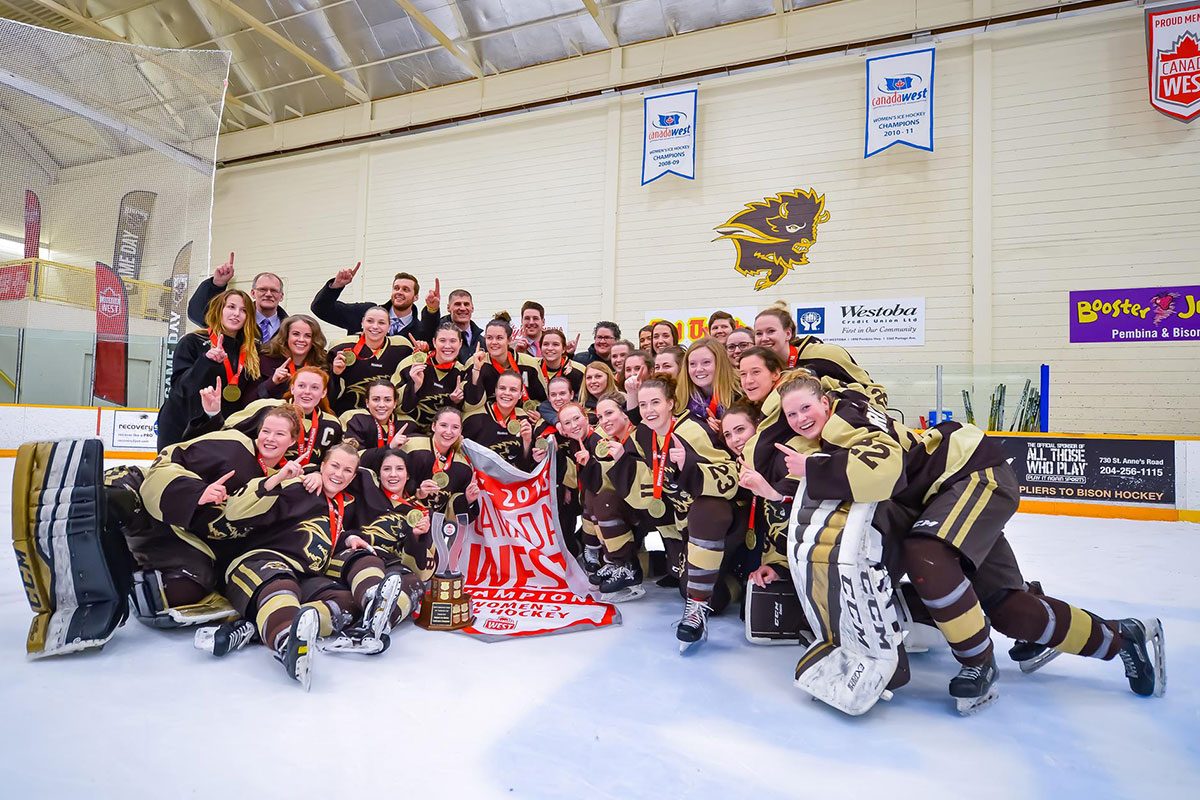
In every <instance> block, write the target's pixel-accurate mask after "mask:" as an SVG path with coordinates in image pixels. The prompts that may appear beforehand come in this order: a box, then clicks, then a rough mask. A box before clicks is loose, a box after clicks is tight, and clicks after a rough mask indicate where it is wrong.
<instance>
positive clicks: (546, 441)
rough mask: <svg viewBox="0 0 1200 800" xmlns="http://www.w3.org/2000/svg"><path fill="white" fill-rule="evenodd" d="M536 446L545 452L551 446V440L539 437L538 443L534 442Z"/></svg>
mask: <svg viewBox="0 0 1200 800" xmlns="http://www.w3.org/2000/svg"><path fill="white" fill-rule="evenodd" d="M534 446H535V447H539V448H541V449H542V450H545V449H546V448H547V447H549V446H550V440H549V439H547V438H546V437H545V436H539V437H538V438H537V441H536V442H534Z"/></svg>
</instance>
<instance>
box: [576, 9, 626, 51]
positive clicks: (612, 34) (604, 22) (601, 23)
mask: <svg viewBox="0 0 1200 800" xmlns="http://www.w3.org/2000/svg"><path fill="white" fill-rule="evenodd" d="M583 5H584V7H585V8H587V11H588V13H589V14H591V15H592V19H594V20H595V21H596V27H598V28H599V29H600V32H601V33H603V34H604V38H605V39H607V40H608V46H609V47H620V46H621V40H620V39H618V38H617V30H616V28H614V27H613V25H612V23H611V22H609V21H608V19H607V18H606V17H605V16H604V12H603V11H601V10H600V6H598V5H596V0H583Z"/></svg>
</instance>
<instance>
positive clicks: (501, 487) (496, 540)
mask: <svg viewBox="0 0 1200 800" xmlns="http://www.w3.org/2000/svg"><path fill="white" fill-rule="evenodd" d="M551 441H553V440H551ZM463 446H464V448H465V449H466V451H467V454H468V456H469V457H470V459H471V463H472V464H473V465H474V466H475V479H476V480H477V481H478V482H479V487H480V489H482V492H481V493H480V496H479V517H478V518H477V519H476V520H475V523H474V525H472V526H470V527H468V528H467V530H466V532H465V533H464V538H463V539H462V541H461V542H458V543H456V544H455V550H456V551H457V553H458V558H457V563H456V564H455V570H456V571H458V572H461V573H462V574H463V577H464V583H465V585H466V587H467V591H468V593H469V594H470V595H471V610H472V613H474V615H475V622H474V623H473V624H472V625H471V626H470V627H468V628H465V629H464V631H465V632H466V633H471V634H475V635H477V636H482V637H484V638H495V637H509V636H535V635H537V634H540V633H561V632H564V631H572V630H585V629H591V628H599V627H604V626H606V625H612V624H615V623H618V622H620V621H621V615H620V614H619V613H618V612H617V609H616V608H615V607H614V606H613V605H612V604H610V603H600V602H597V601H595V600H592V599H591V598H590V596H589V593H592V592H595V587H593V586H592V585H591V583H589V582H588V578H587V574H586V573H584V571H583V569H582V568H581V567H580V566H579V564H578V563H577V562H576V561H575V559H574V558H573V557H572V556H571V555H570V553H568V552H567V549H566V547H565V546H564V544H563V539H562V527H561V525H560V524H559V520H558V503H557V502H556V499H555V492H554V486H555V485H556V484H555V477H554V458H553V457H551V458H547V459H545V460H543V461H542V462H541V463H540V464H539V465H538V467H537V469H535V470H534V471H533V472H532V473H525V472H522V471H520V470H518V469H516V468H515V467H513V466H512V465H510V464H508V463H506V462H505V461H503V460H502V459H500V458H499V457H498V456H496V454H495V453H493V452H492V451H491V450H488V449H487V448H486V447H482V446H480V445H477V444H475V443H474V442H471V441H466V442H464V443H463ZM550 452H551V453H553V452H554V447H553V444H551V446H550Z"/></svg>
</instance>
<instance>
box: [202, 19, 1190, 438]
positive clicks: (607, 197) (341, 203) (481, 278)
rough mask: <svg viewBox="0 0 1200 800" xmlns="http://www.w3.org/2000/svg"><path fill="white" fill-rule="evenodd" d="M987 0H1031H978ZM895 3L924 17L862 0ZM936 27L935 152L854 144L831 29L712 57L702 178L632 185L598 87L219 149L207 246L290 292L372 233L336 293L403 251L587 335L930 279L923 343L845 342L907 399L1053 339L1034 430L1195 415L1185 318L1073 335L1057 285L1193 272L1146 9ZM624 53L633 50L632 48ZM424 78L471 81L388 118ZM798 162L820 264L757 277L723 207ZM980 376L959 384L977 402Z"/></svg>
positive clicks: (628, 107)
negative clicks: (692, 313) (778, 46)
mask: <svg viewBox="0 0 1200 800" xmlns="http://www.w3.org/2000/svg"><path fill="white" fill-rule="evenodd" d="M989 5H990V6H991V7H992V11H993V12H994V13H999V12H1001V11H1008V10H1014V9H1017V8H1021V7H1028V6H1030V5H1033V4H1030V3H1024V4H1022V3H1018V2H1007V3H992V4H987V3H983V4H980V3H975V4H974V6H976V7H982V6H989ZM902 6H903V7H906V8H909V9H910V11H911V8H913V7H915V8H916V9H917V10H916V17H913V16H912V14H911V13H908V12H906V14H907V16H906V14H897V15H896V16H895V17H893V16H889V14H887V13H877V14H875V15H874V16H871V15H870V14H866V13H864V12H867V11H870V10H871V9H874V10H876V11H880V10H881V9H883V8H884V7H886V8H889V9H896V8H899V7H902ZM970 6H971V4H969V3H968V4H964V3H953V2H940V3H938V2H915V3H914V2H907V3H902V2H896V3H887V4H884V5H882V6H881V5H880V4H879V3H878V2H871V0H850V2H844V3H837V4H833V5H832V6H829V7H825V8H823V9H817V10H814V11H813V12H805V13H811V14H813V15H814V16H813V17H812V19H813V20H814V23H817V22H820V23H821V24H822V25H825V28H822V30H825V31H827V35H828V36H841V37H842V38H844V39H848V38H852V37H853V36H855V35H860V36H863V37H866V36H868V35H869V34H871V33H872V32H874V33H876V34H878V33H879V32H881V31H887V30H890V28H888V27H887V26H889V25H892V26H894V25H899V24H909V25H910V26H911V24H912V19H916V20H917V22H920V21H921V20H922V19H928V20H930V21H931V22H933V23H945V22H946V21H950V20H953V19H955V18H956V17H955V14H969V13H971V8H970ZM842 7H844V8H842ZM839 9H840V10H839ZM854 9H857V11H858V12H860V13H857V14H852V13H851V11H852V10H854ZM818 11H819V12H820V13H821V14H822V15H823V16H821V17H817V16H815V15H816V13H817V12H818ZM922 13H924V14H925V16H924V17H922V16H921V14H922ZM789 16H790V17H797V16H799V17H804V14H798V15H797V14H793V15H789ZM838 25H840V26H841V27H838ZM733 27H734V28H737V27H738V26H733ZM829 30H832V31H833V32H832V33H829V32H828V31H829ZM793 38H795V37H793ZM714 41H715V40H714ZM816 44H820V42H819V41H818V42H816ZM639 47H640V46H639ZM937 50H938V63H937V72H936V121H935V151H934V152H933V153H924V152H919V151H916V150H912V149H910V148H905V147H897V148H892V149H891V150H888V151H886V152H884V153H882V154H879V155H876V156H874V157H872V158H870V159H866V160H864V159H863V157H862V137H863V108H862V97H863V90H864V80H865V69H864V65H863V58H862V57H861V56H859V55H839V56H835V57H829V58H825V59H819V60H812V61H806V62H800V63H798V64H795V65H790V66H784V67H779V68H772V69H764V70H760V71H755V72H750V73H745V74H740V75H735V76H733V77H727V78H722V79H717V80H704V81H702V82H701V83H700V94H699V117H698V132H699V137H698V151H699V152H698V161H697V179H696V180H695V181H684V180H680V179H677V178H675V177H673V176H667V177H664V178H662V179H660V180H658V181H656V182H655V183H652V184H650V185H648V186H645V187H643V186H641V185H640V170H639V167H640V158H641V138H640V136H641V125H642V97H641V95H640V94H637V93H629V94H624V95H622V94H613V95H610V96H607V97H604V98H600V99H597V100H595V101H588V102H579V103H576V104H572V105H567V106H565V107H558V108H550V109H545V110H540V111H533V112H530V113H522V114H518V115H512V116H507V117H504V118H499V119H493V120H485V121H480V122H471V123H469V124H464V125H460V126H457V127H451V128H446V129H440V130H433V131H428V132H423V133H417V134H414V135H411V136H402V137H397V138H392V139H386V140H380V141H378V142H375V143H369V144H357V145H347V146H344V147H338V148H333V149H327V150H321V151H317V152H314V153H308V154H303V155H297V156H288V157H283V158H278V159H275V160H270V161H265V162H258V163H250V164H246V165H242V166H234V167H229V168H225V169H222V170H220V171H219V173H218V178H217V195H216V202H215V206H216V207H215V218H214V234H213V235H214V240H213V250H212V252H213V253H214V254H224V253H227V252H229V251H231V250H232V251H236V252H237V261H236V264H237V267H238V271H239V275H240V276H241V277H242V279H243V280H244V281H246V285H247V286H248V279H249V276H250V275H252V274H253V273H255V272H258V271H261V270H272V271H277V272H280V273H282V274H283V275H285V277H286V279H287V287H286V289H287V297H286V298H285V301H284V306H285V308H287V309H288V310H290V311H292V312H296V311H307V305H308V303H309V302H310V300H311V298H312V296H313V294H314V293H315V291H316V290H317V288H318V287H319V286H320V285H321V284H322V283H323V282H324V281H325V280H326V279H327V278H329V277H330V276H331V275H332V274H333V272H334V271H335V270H336V269H337V268H338V267H340V266H347V265H353V264H354V262H355V261H358V260H362V261H363V262H364V265H363V268H362V272H361V273H360V275H359V278H358V279H357V281H356V282H355V284H353V285H352V286H351V287H350V288H349V289H347V291H346V299H348V300H360V299H383V298H385V297H386V296H387V294H388V287H389V284H390V279H391V276H392V275H393V274H394V273H395V272H397V271H400V270H405V271H410V272H413V273H415V274H417V275H418V276H419V277H420V278H421V281H422V284H423V288H422V291H424V287H425V286H426V285H428V284H431V283H432V280H433V278H434V277H435V276H437V277H439V278H440V279H441V282H442V289H443V295H446V294H448V293H449V290H450V289H452V288H455V287H458V286H463V287H466V288H469V289H470V290H471V291H472V293H473V295H474V298H475V307H476V321H477V322H480V323H481V324H482V323H483V322H485V321H486V320H487V319H488V318H490V315H491V314H492V313H494V312H495V311H498V310H500V309H507V310H509V311H510V312H512V313H514V314H516V312H517V311H518V310H519V308H520V304H521V302H522V301H524V300H526V299H538V300H540V301H542V302H543V303H544V304H545V305H546V306H547V309H548V310H549V312H550V313H552V314H565V315H567V317H568V320H569V323H568V325H569V328H570V330H571V332H572V333H574V332H583V334H584V336H583V340H584V343H586V342H587V341H588V340H589V339H590V328H591V325H592V324H593V323H594V322H595V321H596V320H598V319H615V320H616V321H617V322H618V323H620V325H621V326H622V328H623V329H624V330H625V331H626V333H627V335H630V334H636V332H637V328H638V327H640V326H641V325H642V324H643V323H644V321H645V319H646V314H647V312H652V311H653V310H654V309H655V308H660V309H672V308H695V307H699V308H716V307H721V306H765V305H767V304H768V303H770V302H772V301H774V300H776V299H780V298H782V299H787V300H789V301H791V302H792V303H793V304H797V303H801V302H811V301H822V300H834V299H885V298H903V297H914V296H918V297H921V296H923V297H924V298H925V302H926V316H927V321H926V331H925V344H924V346H920V347H892V348H886V347H880V348H863V349H859V350H856V351H854V354H855V356H856V357H857V358H858V360H859V361H860V362H862V363H863V364H864V366H866V367H867V368H868V369H869V370H870V371H872V372H873V373H874V374H875V375H876V376H878V377H880V379H881V380H882V381H883V382H884V383H886V384H888V385H889V388H891V390H892V392H893V395H894V399H895V400H896V401H897V403H898V404H901V405H902V406H906V407H907V408H909V409H910V411H911V410H912V409H927V408H930V407H932V406H931V400H932V398H931V396H930V395H929V391H928V385H927V383H926V384H924V385H923V388H922V389H921V390H920V391H919V392H918V391H917V389H916V388H914V386H912V385H911V384H912V383H913V381H910V380H909V376H912V375H921V376H925V375H928V374H931V371H932V365H934V364H943V365H946V368H947V370H948V371H955V372H959V373H970V372H971V371H972V370H976V371H977V372H978V373H980V374H984V373H987V372H988V370H989V369H990V368H991V367H990V365H997V364H1000V365H1008V364H1012V365H1019V366H1020V367H1021V368H1023V369H1033V371H1034V374H1036V367H1037V365H1039V364H1041V363H1048V364H1050V365H1051V367H1052V393H1051V400H1050V411H1051V417H1050V419H1051V422H1050V428H1051V430H1058V431H1079V432H1106V431H1107V432H1124V433H1159V434H1195V433H1198V432H1200V399H1198V398H1197V395H1196V392H1195V387H1194V377H1193V373H1194V370H1195V364H1196V363H1198V361H1200V342H1198V343H1147V342H1133V343H1123V344H1112V345H1108V344H1074V345H1073V344H1070V343H1069V342H1068V330H1067V312H1068V292H1069V291H1070V290H1072V289H1109V288H1122V287H1137V286H1156V285H1178V284H1186V283H1189V282H1195V281H1196V278H1197V271H1196V260H1195V253H1196V252H1197V250H1198V249H1200V214H1198V213H1196V212H1197V210H1200V125H1192V126H1187V125H1183V124H1180V123H1178V122H1176V121H1174V120H1171V119H1168V118H1167V117H1165V116H1163V115H1161V114H1159V113H1157V112H1155V111H1154V110H1153V109H1151V108H1150V106H1149V103H1148V100H1147V90H1146V62H1145V44H1144V36H1143V27H1142V16H1141V10H1140V9H1136V8H1126V9H1118V10H1112V11H1105V12H1101V13H1095V14H1090V15H1085V16H1079V17H1075V18H1071V19H1064V20H1059V21H1055V22H1045V23H1039V24H1035V25H1027V26H1018V27H1014V28H1009V29H1006V30H1001V31H997V32H995V33H988V34H984V35H977V36H961V37H957V38H947V39H946V40H944V41H942V42H940V43H938V44H937ZM726 55H727V57H728V58H729V60H735V58H734V56H733V55H732V54H726ZM748 55H752V54H748ZM664 57H665V56H664ZM626 60H627V63H626V64H625V65H623V69H625V70H626V71H628V70H629V69H632V68H633V66H631V65H630V64H629V63H628V62H630V61H636V60H637V58H636V56H630V55H629V54H627V55H626ZM455 91H458V94H455ZM426 95H427V97H426ZM439 98H440V99H441V101H443V102H444V103H446V104H447V105H446V111H445V114H446V115H447V116H449V115H451V114H452V112H453V110H454V108H455V106H454V105H453V104H455V103H457V104H458V106H457V108H458V111H459V113H461V106H462V104H463V102H464V101H463V98H462V97H461V87H460V88H459V89H458V90H456V89H455V87H448V88H446V89H440V90H433V91H431V92H425V93H421V95H419V96H416V97H410V98H409V99H408V100H406V101H405V102H406V104H407V105H406V106H405V107H406V108H408V116H407V117H403V118H401V117H398V116H396V110H395V108H393V107H385V106H384V103H390V102H392V101H382V102H381V103H377V104H376V106H377V107H378V108H377V109H376V110H375V112H374V113H375V116H377V117H384V118H386V117H387V115H388V114H392V117H391V121H390V124H391V125H397V124H401V125H402V124H412V123H416V122H420V121H422V119H436V118H438V110H437V108H436V107H419V104H421V103H425V104H426V106H428V105H429V104H432V103H435V102H436V101H437V100H438V99H439ZM476 102H481V101H479V99H478V98H476ZM389 108H390V111H389V110H388V109H389ZM386 122H387V119H385V120H384V121H382V122H380V123H379V124H381V125H382V124H384V123H386ZM328 123H329V125H333V126H342V127H345V125H346V121H345V119H342V118H338V117H336V116H332V117H330V118H329V120H328ZM290 124H291V123H281V124H280V125H277V126H276V127H277V128H280V129H282V130H278V131H275V132H274V134H272V135H273V136H274V137H275V138H274V140H273V141H274V144H273V145H267V144H265V143H264V142H263V141H262V137H264V136H266V135H267V134H266V133H264V132H261V131H260V132H258V133H255V132H254V131H248V132H245V133H239V134H233V135H231V136H229V137H226V138H225V140H224V141H223V144H222V154H223V157H224V158H226V159H228V158H231V157H237V156H244V155H247V154H248V153H250V152H252V151H253V150H254V149H255V148H256V147H257V148H261V149H269V147H270V146H283V145H285V144H295V142H294V141H292V140H291V139H289V137H291V136H293V135H297V136H301V137H305V136H307V137H310V138H312V139H313V140H316V139H318V138H319V135H318V133H317V127H316V126H318V125H319V124H320V120H319V119H318V118H309V119H305V120H299V121H297V122H296V123H295V124H296V125H297V126H298V127H297V128H295V129H289V128H288V125H290ZM362 124H363V125H371V124H374V123H372V122H363V123H362ZM255 137H257V138H255ZM797 187H800V188H808V187H813V188H815V189H817V190H818V191H819V192H821V193H823V194H825V196H826V203H827V205H826V208H827V209H828V210H829V212H830V214H831V219H830V221H829V222H828V223H826V224H825V225H823V226H822V227H821V228H820V231H819V236H818V240H817V242H816V244H815V246H814V247H813V248H812V251H811V253H810V259H811V262H812V263H811V264H810V265H808V266H807V267H800V268H797V269H796V270H795V271H794V272H793V273H792V274H790V275H789V276H788V277H787V278H785V279H784V281H783V282H781V283H780V284H779V285H778V286H776V287H774V288H772V289H768V290H767V291H764V292H755V291H754V290H753V279H752V278H746V277H743V276H740V275H738V274H737V273H735V272H734V270H733V267H732V264H733V247H732V245H731V244H730V243H729V242H723V241H716V242H714V241H712V240H713V239H714V237H715V236H716V233H715V231H714V230H713V228H714V227H715V226H718V225H720V224H721V223H723V222H724V221H725V220H726V219H727V218H728V217H729V216H731V215H732V214H733V213H735V212H737V211H738V210H740V209H741V208H742V207H743V204H745V203H746V202H749V201H753V200H760V199H762V198H763V197H764V196H766V195H770V194H774V193H776V192H778V191H783V190H789V189H793V188H797ZM214 258H216V256H214ZM631 338H632V337H631ZM947 399H948V400H950V399H952V398H947ZM986 402H987V394H986V393H983V394H982V395H981V394H980V393H979V392H978V391H977V393H976V398H975V406H976V414H977V417H985V416H986ZM1011 402H1012V400H1010V403H1011ZM894 404H896V403H894ZM981 407H982V410H981ZM909 421H910V422H913V420H909Z"/></svg>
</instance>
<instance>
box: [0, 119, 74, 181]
mask: <svg viewBox="0 0 1200 800" xmlns="http://www.w3.org/2000/svg"><path fill="white" fill-rule="evenodd" d="M0 110H3V111H4V113H3V114H0V130H3V131H4V132H5V133H6V134H8V136H9V138H11V139H12V140H13V141H14V142H16V143H17V145H18V146H19V147H20V148H21V149H22V150H24V151H25V153H26V154H27V155H28V156H29V160H30V161H32V162H33V163H34V164H36V165H37V168H38V169H40V170H41V171H42V172H44V173H45V174H46V178H47V179H48V180H49V182H50V183H54V182H55V181H57V180H58V171H59V170H60V169H62V167H61V166H60V165H59V163H58V162H57V161H55V160H54V156H52V155H50V154H49V153H47V152H46V148H44V147H42V146H41V145H40V144H38V142H37V140H36V139H34V138H33V137H32V136H30V135H29V131H27V130H25V127H24V126H23V125H21V124H20V123H19V122H17V121H16V120H14V119H13V118H12V115H11V112H10V111H9V110H8V109H7V108H0Z"/></svg>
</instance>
